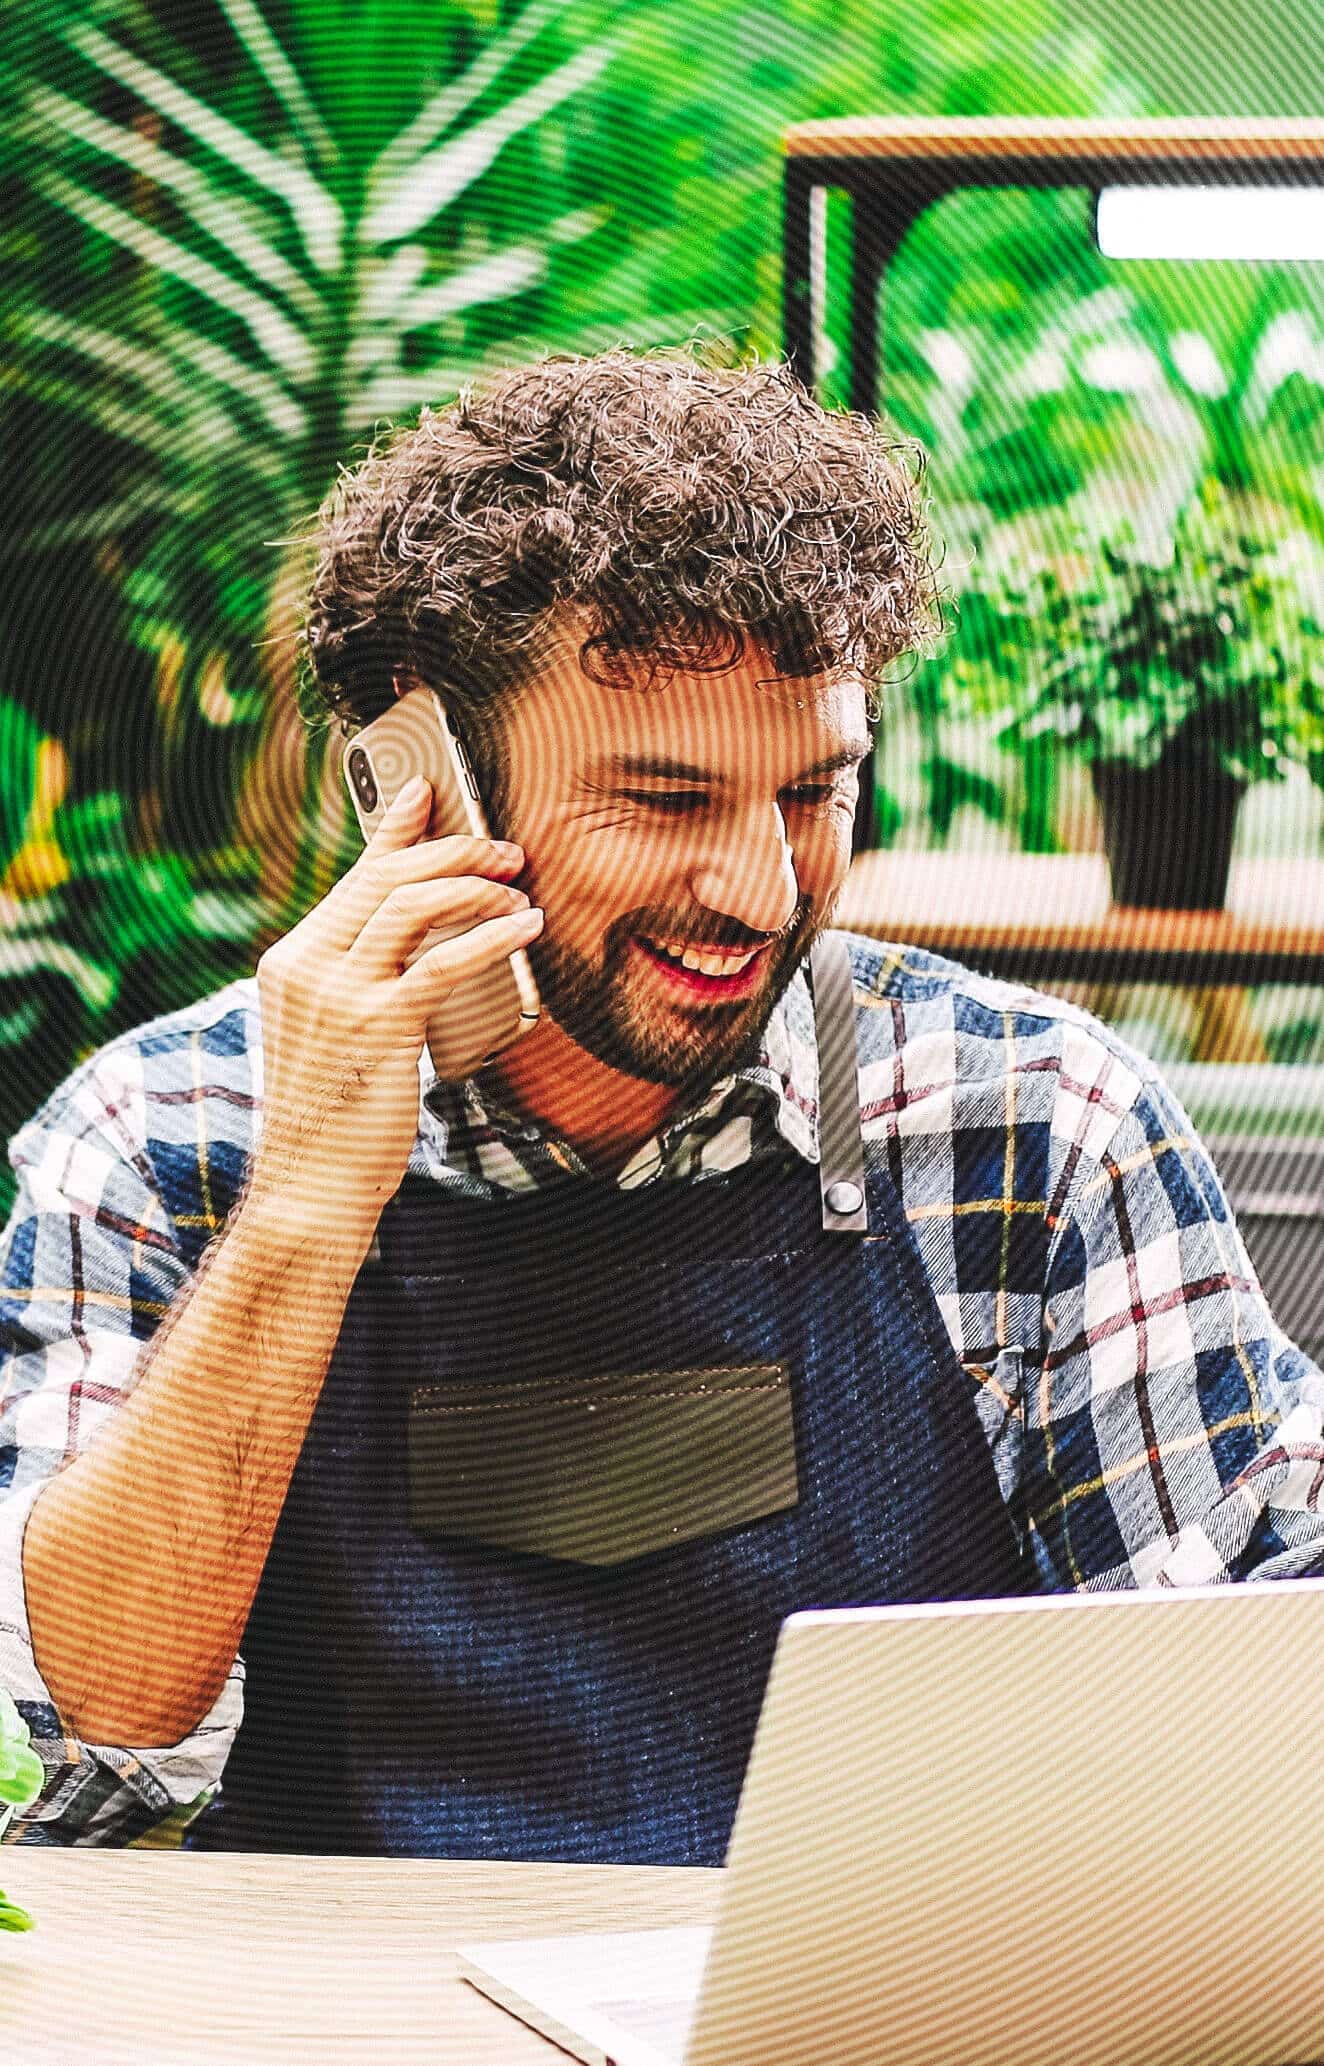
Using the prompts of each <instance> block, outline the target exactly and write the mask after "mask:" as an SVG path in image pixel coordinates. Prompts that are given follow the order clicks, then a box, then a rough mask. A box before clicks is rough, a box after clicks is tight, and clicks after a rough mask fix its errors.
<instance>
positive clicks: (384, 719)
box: [341, 688, 541, 1083]
mask: <svg viewBox="0 0 1324 2066" xmlns="http://www.w3.org/2000/svg"><path fill="white" fill-rule="evenodd" d="M341 765H342V767H343V769H344V775H345V782H346V786H347V787H348V789H349V794H350V801H351V802H352V804H353V806H354V813H355V816H356V817H357V818H358V821H359V827H360V830H361V831H362V833H363V837H364V839H365V840H366V839H368V838H370V837H371V835H372V833H373V832H374V831H375V829H376V827H377V824H378V822H379V821H380V819H381V818H382V817H383V815H384V814H385V812H386V811H387V809H388V808H389V807H390V805H391V804H392V803H393V802H394V800H395V798H396V796H397V795H398V794H399V792H400V790H401V789H403V788H404V785H405V783H406V782H407V781H409V779H410V777H411V776H413V775H425V776H426V777H427V779H428V781H429V782H430V783H431V784H432V816H431V818H430V820H429V823H428V834H427V836H428V837H429V838H430V839H444V838H446V837H447V836H448V835H449V834H452V833H460V834H473V835H474V836H475V837H477V838H479V839H489V838H491V837H492V836H493V835H492V833H491V831H490V828H489V826H488V823H487V819H486V816H485V815H484V812H483V806H482V802H481V800H480V798H479V795H478V785H477V783H476V782H475V781H474V776H473V769H472V768H471V767H470V765H469V757H468V755H467V754H466V752H465V750H464V744H463V741H462V740H461V738H460V734H459V731H458V729H457V727H456V724H455V720H454V719H453V718H452V716H451V714H450V712H449V711H448V710H447V709H446V707H445V705H444V703H443V702H442V700H441V698H440V696H438V695H437V693H436V691H435V690H434V689H425V688H414V689H409V690H407V691H406V692H405V693H404V694H403V695H400V696H398V697H397V699H396V701H395V703H394V704H393V705H392V706H391V708H390V709H389V710H386V711H383V713H382V715H381V716H380V717H376V718H374V719H373V721H372V723H371V724H369V725H365V726H364V727H363V730H362V731H361V732H356V733H355V734H354V736H353V738H352V739H350V741H349V743H348V744H347V746H346V747H345V751H344V754H343V757H342V762H341ZM467 929H468V927H467V925H450V926H441V927H437V928H436V929H434V930H433V931H432V932H430V933H429V934H428V935H427V937H426V938H425V939H424V940H423V942H422V945H421V946H420V947H419V950H418V951H419V953H420V954H423V953H426V951H427V949H428V948H429V947H434V946H435V945H436V944H437V942H438V941H439V940H451V939H454V938H455V936H456V934H457V933H462V932H465V931H467ZM415 958H417V957H415ZM540 1009H541V1006H540V1004H539V999H538V991H537V986H536V985H535V983H534V980H533V970H532V969H531V968H530V966H529V957H528V955H527V954H526V953H525V951H524V949H523V948H522V947H520V948H517V949H516V951H515V953H513V954H512V955H511V956H510V957H509V959H508V960H506V961H501V962H498V963H497V964H496V966H495V967H493V968H489V969H484V970H483V971H482V972H481V974H479V975H476V976H474V977H472V978H471V979H470V980H469V981H468V982H466V983H464V984H463V985H462V986H461V987H460V988H459V989H457V990H454V991H452V993H451V995H450V996H449V997H448V998H447V999H446V1001H445V1002H444V1004H442V1005H441V1006H439V1008H438V1010H437V1011H436V1012H435V1013H434V1014H433V1016H432V1018H431V1020H430V1021H429V1023H428V1029H427V1043H428V1052H429V1054H430V1055H431V1056H432V1064H433V1067H434V1068H435V1069H436V1072H437V1074H438V1076H439V1077H441V1078H442V1080H443V1081H444V1082H447V1083H459V1082H462V1081H463V1079H464V1078H465V1077H466V1076H472V1075H474V1074H475V1072H476V1071H477V1070H479V1069H481V1068H482V1067H483V1066H484V1064H485V1063H487V1062H490V1061H492V1060H494V1058H495V1057H496V1056H497V1055H499V1054H501V1053H502V1052H503V1050H504V1049H506V1048H508V1047H510V1046H512V1045H513V1044H514V1042H515V1041H517V1040H519V1039H521V1038H522V1036H523V1035H524V1034H525V1033H529V1032H531V1031H532V1029H533V1028H534V1027H535V1026H536V1025H537V1023H538V1015H539V1011H540Z"/></svg>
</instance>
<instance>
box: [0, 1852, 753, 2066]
mask: <svg viewBox="0 0 1324 2066" xmlns="http://www.w3.org/2000/svg"><path fill="white" fill-rule="evenodd" d="M720 1880H721V1874H720V1873H718V1872H699V1871H683V1870H670V1869H665V1868H657V1867H647V1866H593V1865H482V1864H471V1863H464V1862H459V1861H432V1860H424V1859H357V1858H288V1857H258V1856H251V1855H246V1854H238V1853H236V1854H233V1855H230V1854H224V1853H203V1852H199V1853H196V1854H194V1853H189V1852H151V1851H91V1850H89V1851H64V1850H39V1849H36V1848H34V1847H29V1846H6V1847H5V1848H4V1849H2V1850H0V1886H3V1888H4V1890H5V1892H6V1893H7V1894H8V1895H9V1896H10V1897H11V1899H13V1900H15V1901H19V1902H21V1903H22V1904H23V1906H24V1907H25V1908H27V1909H29V1910H30V1911H31V1913H32V1914H33V1915H34V1916H35V1918H36V1922H37V1927H36V1928H35V1929H34V1930H31V1931H29V1932H28V1933H27V1934H26V1935H24V1936H7V1935H0V2059H2V2060H3V2061H4V2066H112V2062H114V2066H222V2062H224V2066H289V2062H292V2061H295V2060H298V2061H299V2062H300V2066H348V2062H350V2061H354V2062H356V2066H358V2062H370V2066H414V2062H417V2066H423V2062H424V2061H426V2062H428V2066H539V2062H540V2061H541V2062H547V2066H554V2062H556V2061H558V2060H559V2061H560V2062H561V2066H565V2058H566V2055H565V2053H564V2052H562V2051H560V2050H558V2049H557V2048H556V2046H554V2045H550V2044H548V2043H546V2042H545V2041H544V2040H543V2039H542V2038H540V2037H536V2036H535V2035H534V2034H533V2032H532V2031H530V2030H527V2029H525V2028H524V2026H523V2025H522V2024H520V2023H517V2022H516V2021H515V2019H514V2018H513V2017H511V2016H508V2015H506V2013H505V2012H504V2011H503V2010H501V2009H498V2008H496V2007H495V2006H494V2005H493V2004H492V2003H491V2002H489V2001H487V2000H486V1999H485V1997H484V1996H482V1995H480V1994H479V1993H477V1992H476V1991H475V1989H473V1988H472V1987H470V1986H468V1985H467V1984H466V1982H464V1981H463V1980H461V1979H460V1978H459V1977H458V1975H457V1973H456V1970H455V1959H454V1955H453V1954H454V1947H455V1946H456V1945H457V1944H463V1943H466V1942H471V1941H473V1940H475V1939H482V1938H486V1937H517V1936H522V1935H523V1936H531V1937H532V1936H542V1935H546V1934H550V1933H553V1932H558V1931H569V1930H590V1929H599V1930H600V1929H634V1928H639V1929H644V1928H650V1927H653V1926H661V1925H665V1924H671V1923H684V1924H699V1923H708V1922H711V1920H712V1918H713V1915H714V1913H715V1910H716V1905H717V1890H718V1886H719V1884H720Z"/></svg>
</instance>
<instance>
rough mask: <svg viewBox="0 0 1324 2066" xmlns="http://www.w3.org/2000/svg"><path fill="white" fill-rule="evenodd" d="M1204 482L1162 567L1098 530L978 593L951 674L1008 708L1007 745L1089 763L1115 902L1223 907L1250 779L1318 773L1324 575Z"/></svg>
mask: <svg viewBox="0 0 1324 2066" xmlns="http://www.w3.org/2000/svg"><path fill="white" fill-rule="evenodd" d="M1266 529H1267V525H1266V524H1265V522H1264V520H1263V518H1262V517H1261V518H1260V520H1259V521H1258V523H1257V526H1256V531H1255V532H1252V529H1251V524H1250V522H1249V520H1248V517H1247V515H1246V513H1245V512H1244V511H1243V510H1242V509H1241V508H1240V507H1239V506H1238V504H1237V503H1235V502H1234V501H1233V499H1232V498H1231V497H1229V496H1228V495H1227V493H1226V492H1225V491H1224V490H1223V489H1222V488H1221V487H1220V486H1219V485H1218V484H1217V483H1216V482H1214V481H1206V482H1204V483H1203V484H1202V487H1201V489H1200V491H1199V492H1198V494H1197V495H1196V496H1195V497H1193V498H1192V500H1191V501H1190V502H1189V503H1188V504H1187V506H1186V507H1185V509H1184V510H1183V512H1182V513H1181V516H1180V517H1179V519H1178V522H1177V525H1176V527H1175V531H1174V535H1173V539H1172V546H1171V552H1170V555H1169V556H1168V557H1167V558H1166V559H1165V560H1163V561H1155V560H1154V559H1153V558H1151V557H1148V556H1145V555H1142V553H1141V552H1140V551H1139V550H1138V549H1137V548H1136V546H1135V544H1134V541H1133V540H1132V539H1129V538H1117V539H1114V540H1112V541H1108V540H1105V541H1103V542H1102V543H1101V544H1099V545H1098V546H1095V547H1092V548H1088V547H1086V548H1082V549H1081V550H1079V551H1077V552H1075V553H1073V554H1071V555H1069V556H1067V557H1064V558H1061V559H1058V560H1057V561H1055V562H1053V563H1050V564H1043V565H1040V566H1038V567H1036V568H1035V569H1033V570H1032V571H1031V572H1030V573H1029V574H1028V575H1026V576H1024V577H1022V578H1019V579H1017V578H1013V577H1011V576H1009V575H1000V576H998V577H996V578H994V579H992V580H990V581H988V582H985V583H981V584H979V585H978V587H977V590H976V593H975V596H974V598H973V608H971V607H970V604H969V603H968V602H966V601H963V602H962V605H961V609H962V614H963V615H965V616H967V619H968V621H967V624H966V627H965V631H966V636H965V639H964V641H963V643H964V644H965V648H966V653H967V655H968V656H970V657H967V658H966V659H965V660H964V661H963V663H962V666H961V667H960V668H959V669H958V670H957V673H958V684H957V686H958V692H960V688H961V684H962V682H963V683H964V691H965V693H966V695H967V697H969V696H970V694H971V692H972V689H973V688H974V687H975V685H976V684H978V689H977V694H978V697H979V700H980V701H982V702H983V704H984V705H985V707H986V708H987V707H988V706H989V705H990V704H995V703H996V702H997V700H998V699H999V698H1001V703H1002V709H1003V710H1004V711H1009V715H1008V717H1007V721H1006V722H1005V723H1004V725H1003V726H1002V728H1001V730H1000V731H999V733H998V740H999V744H1000V745H1003V746H1004V747H1009V748H1017V749H1019V750H1020V752H1021V753H1022V754H1023V755H1026V754H1029V753H1031V752H1032V751H1034V750H1036V749H1041V748H1042V746H1043V745H1044V743H1046V742H1048V741H1056V742H1058V743H1059V744H1060V745H1062V746H1065V747H1067V748H1069V749H1070V750H1071V751H1073V752H1075V753H1077V754H1079V755H1080V756H1081V757H1082V758H1083V759H1084V760H1085V761H1086V762H1087V763H1088V765H1089V769H1090V774H1091V777H1092V780H1093V784H1094V789H1095V794H1096V796H1097V798H1098V801H1099V807H1100V811H1101V814H1102V819H1103V836H1104V845H1105V848H1106V850H1107V854H1108V862H1109V868H1110V871H1111V876H1112V887H1113V900H1114V902H1115V903H1117V904H1127V905H1150V906H1162V907H1164V908H1167V909H1171V910H1213V909H1218V908H1220V907H1221V906H1222V904H1223V901H1224V898H1225V895H1226V891H1227V879H1228V867H1229V863H1230V861H1231V856H1232V842H1233V835H1234V831H1235V826H1236V814H1237V807H1238V805H1239V804H1240V801H1241V798H1242V796H1243V794H1244V793H1245V790H1246V788H1247V787H1248V785H1249V784H1250V783H1251V782H1253V781H1259V780H1263V779H1264V778H1266V777H1268V778H1271V779H1272V778H1281V777H1282V775H1283V773H1284V769H1285V763H1287V762H1289V761H1297V762H1300V763H1302V764H1304V765H1305V766H1306V767H1307V768H1308V769H1309V770H1310V772H1311V774H1312V776H1313V777H1314V779H1315V780H1316V781H1320V782H1321V783H1324V572H1322V571H1321V561H1320V558H1319V556H1318V549H1317V548H1314V547H1313V546H1312V545H1311V544H1310V542H1309V541H1308V540H1307V539H1305V538H1304V536H1302V535H1301V534H1299V533H1298V534H1295V535H1289V536H1287V537H1284V538H1282V539H1280V540H1279V541H1278V542H1276V543H1272V544H1271V543H1270V542H1268V540H1267V538H1266V536H1265V532H1266Z"/></svg>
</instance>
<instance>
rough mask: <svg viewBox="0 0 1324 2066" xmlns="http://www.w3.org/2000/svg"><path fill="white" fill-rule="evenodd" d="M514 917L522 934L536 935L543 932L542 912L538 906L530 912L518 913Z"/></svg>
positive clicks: (535, 905)
mask: <svg viewBox="0 0 1324 2066" xmlns="http://www.w3.org/2000/svg"><path fill="white" fill-rule="evenodd" d="M514 916H515V923H516V925H517V926H518V927H519V928H520V931H521V932H528V933H536V932H540V931H541V930H542V910H541V908H540V906H538V905H537V904H534V905H533V906H532V907H531V908H530V909H529V910H528V911H517V912H516V913H515V914H514Z"/></svg>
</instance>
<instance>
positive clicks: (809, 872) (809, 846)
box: [792, 810, 855, 903]
mask: <svg viewBox="0 0 1324 2066" xmlns="http://www.w3.org/2000/svg"><path fill="white" fill-rule="evenodd" d="M854 822H855V821H854V815H853V813H852V812H849V811H839V810H834V811H832V812H830V813H829V815H828V816H827V817H825V818H822V819H819V820H817V821H815V822H814V823H813V824H811V825H808V826H805V827H803V828H802V829H801V831H800V833H799V835H798V837H797V838H796V839H795V840H794V842H793V845H792V852H793V853H794V856H795V875H796V881H797V882H798V883H799V885H800V893H801V895H802V896H808V897H812V898H813V899H814V901H815V902H816V903H818V902H821V901H822V900H823V899H824V898H826V897H828V896H831V895H832V893H833V892H834V891H835V890H837V889H839V888H840V886H841V884H842V883H843V882H844V881H845V880H846V874H847V871H848V870H849V868H850V863H851V834H852V831H853V828H854Z"/></svg>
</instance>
